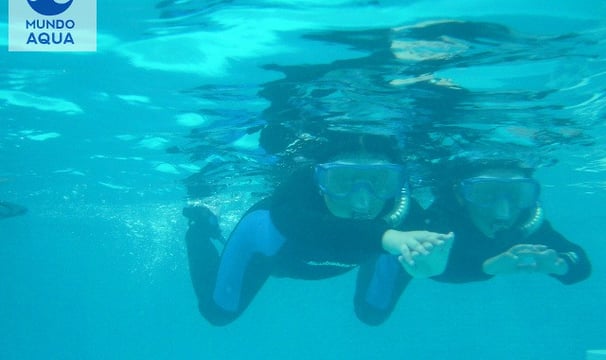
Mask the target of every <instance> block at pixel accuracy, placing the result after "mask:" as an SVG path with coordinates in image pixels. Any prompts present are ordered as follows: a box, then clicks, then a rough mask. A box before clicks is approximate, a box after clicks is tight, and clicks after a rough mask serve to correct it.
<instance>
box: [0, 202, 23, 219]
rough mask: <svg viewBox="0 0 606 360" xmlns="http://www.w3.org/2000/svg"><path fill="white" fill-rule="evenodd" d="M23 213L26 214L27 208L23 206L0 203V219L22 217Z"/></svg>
mask: <svg viewBox="0 0 606 360" xmlns="http://www.w3.org/2000/svg"><path fill="white" fill-rule="evenodd" d="M25 213H27V208H26V207H24V206H21V205H17V204H15V203H10V202H7V201H0V219H6V218H9V217H13V216H19V215H24V214H25Z"/></svg>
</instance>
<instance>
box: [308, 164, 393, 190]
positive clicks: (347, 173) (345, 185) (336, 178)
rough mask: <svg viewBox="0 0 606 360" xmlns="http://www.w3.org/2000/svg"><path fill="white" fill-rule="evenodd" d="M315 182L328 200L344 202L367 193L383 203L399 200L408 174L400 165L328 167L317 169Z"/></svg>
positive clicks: (344, 165)
mask: <svg viewBox="0 0 606 360" xmlns="http://www.w3.org/2000/svg"><path fill="white" fill-rule="evenodd" d="M315 179H316V182H317V184H318V186H319V187H320V190H322V192H323V193H324V194H326V195H328V196H332V197H336V198H342V197H347V196H350V195H351V194H352V193H354V192H355V191H359V190H361V189H365V190H367V191H368V192H370V193H371V194H372V195H374V196H376V197H377V198H380V199H389V198H392V197H394V196H396V195H397V194H398V193H399V192H400V190H401V188H402V187H403V185H404V171H403V169H402V167H401V166H399V165H396V164H349V163H338V162H335V163H327V164H320V165H317V166H316V169H315Z"/></svg>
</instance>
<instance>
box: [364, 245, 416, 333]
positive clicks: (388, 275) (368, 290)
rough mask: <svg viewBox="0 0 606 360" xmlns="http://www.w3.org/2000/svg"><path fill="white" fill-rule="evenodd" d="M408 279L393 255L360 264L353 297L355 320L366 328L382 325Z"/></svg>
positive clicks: (381, 256)
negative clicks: (365, 325) (361, 322)
mask: <svg viewBox="0 0 606 360" xmlns="http://www.w3.org/2000/svg"><path fill="white" fill-rule="evenodd" d="M411 279H412V277H411V276H410V275H408V273H406V271H404V269H403V268H402V265H401V264H400V263H399V262H398V259H397V257H396V256H395V255H391V254H382V255H379V256H377V257H376V259H375V260H373V261H370V262H368V263H365V264H363V265H361V266H360V269H359V270H358V279H357V284H356V294H355V297H354V306H355V311H356V315H357V316H358V318H359V319H360V320H361V321H363V322H364V323H366V324H368V325H380V324H382V323H383V322H384V321H385V320H387V318H388V317H389V315H391V313H392V312H393V309H394V308H395V306H396V304H397V302H398V299H399V298H400V295H402V292H403V291H404V289H405V288H406V286H407V285H408V283H409V282H410V280H411Z"/></svg>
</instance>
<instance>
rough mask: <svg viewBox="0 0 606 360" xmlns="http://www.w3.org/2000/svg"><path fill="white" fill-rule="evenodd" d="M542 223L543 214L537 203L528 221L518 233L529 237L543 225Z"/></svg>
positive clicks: (543, 219)
mask: <svg viewBox="0 0 606 360" xmlns="http://www.w3.org/2000/svg"><path fill="white" fill-rule="evenodd" d="M543 221H545V212H544V211H543V208H542V207H541V205H540V204H539V203H537V206H536V207H535V208H534V212H533V213H532V214H531V215H530V218H529V219H528V221H526V222H525V223H524V224H522V225H521V226H520V231H522V233H523V234H524V236H526V237H527V236H530V235H532V233H534V232H535V231H537V230H538V229H539V228H540V227H541V225H543Z"/></svg>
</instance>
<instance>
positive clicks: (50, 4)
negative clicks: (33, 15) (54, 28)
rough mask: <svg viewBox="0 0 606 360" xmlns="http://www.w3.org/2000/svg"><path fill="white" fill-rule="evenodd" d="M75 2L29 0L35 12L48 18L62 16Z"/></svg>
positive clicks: (70, 0)
mask: <svg viewBox="0 0 606 360" xmlns="http://www.w3.org/2000/svg"><path fill="white" fill-rule="evenodd" d="M73 1H74V0H68V1H65V2H64V3H61V2H55V1H53V0H27V2H28V3H29V6H31V7H32V9H34V11H35V12H37V13H38V14H41V15H47V16H53V15H59V14H61V13H62V12H64V11H65V10H67V9H68V8H69V7H70V5H71V4H72V2H73Z"/></svg>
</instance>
